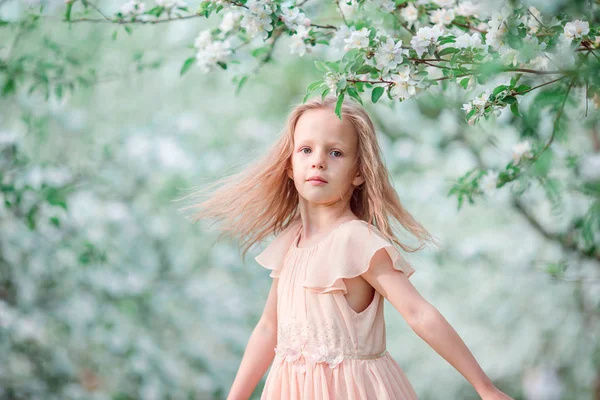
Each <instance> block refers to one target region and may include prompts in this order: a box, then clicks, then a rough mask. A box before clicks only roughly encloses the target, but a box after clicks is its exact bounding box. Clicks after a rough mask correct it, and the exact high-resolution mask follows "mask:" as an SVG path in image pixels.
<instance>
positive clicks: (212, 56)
mask: <svg viewBox="0 0 600 400" xmlns="http://www.w3.org/2000/svg"><path fill="white" fill-rule="evenodd" d="M194 47H195V48H196V49H198V51H197V53H196V63H197V65H198V66H199V67H200V71H202V72H203V73H208V72H210V71H211V69H212V68H214V67H215V66H216V65H217V63H218V62H222V61H225V60H226V59H227V57H228V56H230V55H231V53H232V51H231V44H230V43H229V40H222V41H221V40H213V38H212V34H211V32H210V31H208V30H206V31H202V32H200V34H199V35H198V37H197V38H196V40H195V41H194Z"/></svg>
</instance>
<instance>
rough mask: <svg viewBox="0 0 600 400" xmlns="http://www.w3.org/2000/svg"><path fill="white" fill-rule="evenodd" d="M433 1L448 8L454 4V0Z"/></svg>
mask: <svg viewBox="0 0 600 400" xmlns="http://www.w3.org/2000/svg"><path fill="white" fill-rule="evenodd" d="M433 2H434V3H435V4H437V5H438V6H440V7H444V8H450V7H453V6H454V5H455V3H456V0H433Z"/></svg>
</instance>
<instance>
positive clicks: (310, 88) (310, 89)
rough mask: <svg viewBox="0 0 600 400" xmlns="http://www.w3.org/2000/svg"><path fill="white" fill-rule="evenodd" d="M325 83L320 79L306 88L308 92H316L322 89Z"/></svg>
mask: <svg viewBox="0 0 600 400" xmlns="http://www.w3.org/2000/svg"><path fill="white" fill-rule="evenodd" d="M324 83H325V82H324V81H323V79H319V80H318V81H314V82H313V83H311V84H310V85H308V87H307V88H306V91H307V92H314V91H315V90H317V89H318V88H320V87H321V86H322V85H323V84H324Z"/></svg>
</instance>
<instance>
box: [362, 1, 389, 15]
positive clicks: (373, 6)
mask: <svg viewBox="0 0 600 400" xmlns="http://www.w3.org/2000/svg"><path fill="white" fill-rule="evenodd" d="M363 8H364V9H365V10H366V11H378V10H381V11H384V12H388V13H390V12H394V11H395V10H396V2H395V1H394V0H371V1H365V2H364V5H363Z"/></svg>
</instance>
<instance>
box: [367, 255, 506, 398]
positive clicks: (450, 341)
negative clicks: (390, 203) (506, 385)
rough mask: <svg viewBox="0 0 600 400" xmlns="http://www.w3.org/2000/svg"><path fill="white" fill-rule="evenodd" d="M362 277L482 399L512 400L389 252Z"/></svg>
mask: <svg viewBox="0 0 600 400" xmlns="http://www.w3.org/2000/svg"><path fill="white" fill-rule="evenodd" d="M362 277H363V278H364V279H365V280H366V281H367V282H369V283H370V284H371V286H373V287H374V288H375V290H377V291H378V292H379V293H380V294H381V295H382V296H384V297H385V298H386V299H388V300H389V302H390V303H392V305H393V306H394V307H395V308H396V309H397V310H398V312H400V314H401V315H402V316H403V317H404V319H405V320H406V322H407V323H408V324H409V325H410V327H411V328H412V329H413V331H414V332H415V333H416V334H417V335H419V337H421V339H423V340H424V341H425V342H426V343H427V344H429V345H430V346H431V347H432V348H433V349H434V350H435V351H436V352H437V353H438V354H439V355H440V356H442V357H443V358H444V359H445V360H446V361H448V362H449V363H450V364H451V365H452V366H453V367H454V368H456V369H457V370H458V372H460V373H461V374H462V375H463V376H464V377H465V379H466V380H467V381H468V382H469V383H470V384H471V385H473V387H474V388H475V390H476V391H477V393H478V394H479V395H480V396H481V398H483V399H485V400H488V399H490V400H504V399H506V400H508V399H511V398H510V397H508V396H507V395H505V394H504V393H502V392H501V391H500V390H498V389H497V388H496V387H495V386H494V384H493V383H492V381H491V380H490V378H488V376H487V375H486V374H485V373H484V372H483V370H482V369H481V367H480V366H479V364H478V363H477V361H476V360H475V358H474V357H473V354H471V352H470V351H469V349H468V348H467V346H466V345H465V343H464V342H463V341H462V339H461V338H460V336H458V334H457V333H456V331H455V330H454V329H453V328H452V326H451V325H450V324H449V323H448V321H446V319H445V318H444V317H443V315H442V314H440V312H439V311H438V310H437V309H436V308H435V307H434V306H433V305H431V304H430V303H429V302H427V301H426V300H425V299H424V298H423V297H421V295H420V294H419V292H417V290H416V289H415V287H414V286H413V285H412V284H411V283H410V281H409V280H408V278H407V277H406V275H405V274H404V273H403V272H401V271H398V270H396V269H394V267H393V266H392V260H391V258H390V257H389V255H388V254H387V251H386V250H385V249H380V250H379V251H377V253H375V255H374V256H373V257H372V259H371V266H370V268H369V269H368V270H367V272H365V273H364V274H363V275H362Z"/></svg>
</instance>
